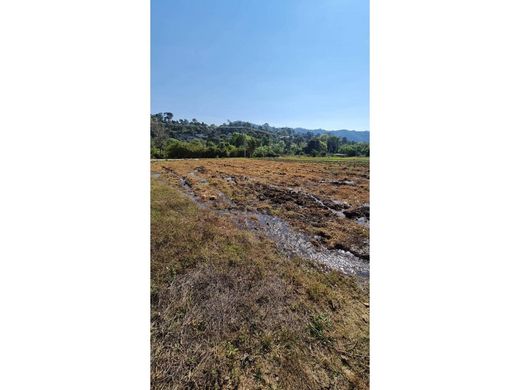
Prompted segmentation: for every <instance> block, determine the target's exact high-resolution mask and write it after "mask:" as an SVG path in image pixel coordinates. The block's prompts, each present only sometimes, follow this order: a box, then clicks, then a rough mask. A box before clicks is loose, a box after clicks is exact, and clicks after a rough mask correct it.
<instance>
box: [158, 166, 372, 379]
mask: <svg viewBox="0 0 520 390" xmlns="http://www.w3.org/2000/svg"><path fill="white" fill-rule="evenodd" d="M322 162H324V164H311V163H309V162H308V161H303V160H297V161H269V160H246V159H214V160H179V161H168V162H164V161H156V162H153V163H152V189H151V191H152V209H151V217H152V237H151V250H152V253H151V254H152V264H151V273H152V274H151V289H152V290H151V305H152V306H151V315H152V317H151V338H152V356H151V361H152V388H153V389H177V388H204V389H206V388H212V389H214V388H218V389H323V388H329V389H334V388H336V389H367V388H368V377H369V329H368V321H369V317H368V316H369V304H368V301H369V294H368V287H367V284H366V281H365V282H362V281H360V280H359V279H358V277H356V276H348V275H345V274H343V273H340V272H337V271H334V270H330V269H327V268H323V267H322V266H320V265H318V264H315V263H313V262H312V261H310V260H307V259H305V258H302V257H295V256H290V257H289V256H287V254H285V253H284V252H283V251H282V250H280V248H279V247H278V246H277V245H276V243H275V242H274V241H273V240H272V239H270V238H269V237H267V236H266V235H265V234H262V232H258V231H255V230H254V229H247V228H246V225H245V224H242V223H237V221H239V220H237V219H234V218H233V217H234V216H237V215H241V214H240V213H246V212H247V213H250V214H251V213H253V212H255V213H258V215H264V214H265V215H273V216H274V215H276V218H280V219H281V220H284V221H285V220H286V221H288V223H290V225H291V226H292V227H294V229H296V230H301V231H302V232H304V233H306V234H307V233H309V231H315V229H317V228H319V229H322V230H323V232H324V233H325V234H328V233H327V232H336V230H335V229H338V227H337V226H336V225H338V226H340V225H342V224H343V225H345V224H346V225H348V226H351V228H349V229H346V230H339V232H336V233H337V234H340V233H341V232H343V233H344V234H345V235H346V239H345V240H344V241H342V244H341V245H343V246H344V247H345V248H347V247H349V246H351V245H352V246H353V247H354V248H355V247H356V245H354V244H356V243H357V244H358V246H359V248H358V249H359V250H360V252H363V251H362V250H361V248H362V244H360V241H359V239H360V237H361V236H362V237H363V239H364V240H366V241H368V225H366V224H359V223H357V222H355V218H354V217H352V218H350V217H349V213H352V212H354V211H355V210H358V209H359V208H361V209H363V207H365V208H366V203H367V202H368V164H361V165H356V164H354V165H352V164H350V165H349V164H344V163H343V164H342V163H339V164H338V163H336V162H334V163H330V164H329V163H327V162H325V161H322ZM334 181H336V182H337V183H340V184H334ZM351 183H354V184H351ZM293 184H298V187H299V188H301V190H300V191H297V192H295V191H292V190H289V188H293V187H297V186H296V185H293ZM284 189H285V190H287V191H285V190H284ZM291 191H292V192H291ZM314 198H316V199H317V200H318V202H316V201H314V200H312V199H314ZM311 200H312V201H311ZM329 201H330V202H332V201H335V202H343V203H348V205H349V207H348V208H346V209H345V210H344V212H345V213H346V215H345V217H341V218H340V217H339V216H337V215H336V214H335V213H334V212H337V211H338V210H339V208H338V210H335V209H332V208H331V207H328V206H326V204H327V202H329ZM320 203H323V206H320ZM333 204H334V203H330V205H331V206H332V205H333ZM338 204H340V203H338ZM363 205H365V206H363ZM318 206H319V207H318ZM230 209H233V210H232V211H233V213H230V212H229V210H230ZM363 210H364V209H363ZM260 213H262V214H260ZM300 214H301V215H303V216H304V217H305V218H306V222H307V224H309V225H310V226H311V227H312V228H305V226H303V225H304V224H303V223H302V221H303V220H302V219H301V218H300V217H298V215H300ZM354 214H355V213H354ZM356 218H357V217H356ZM360 218H361V217H360ZM363 218H364V217H363ZM314 225H316V226H314ZM354 228H359V229H358V230H356V229H354ZM337 234H336V236H333V235H331V236H330V237H329V238H327V237H326V236H325V235H322V236H320V235H317V237H318V238H316V241H317V242H316V243H315V244H316V245H322V246H323V247H324V248H325V249H324V250H329V249H327V248H328V247H331V249H330V250H332V247H334V246H335V244H332V241H331V240H333V239H336V240H338V241H339V240H341V234H340V235H339V236H338V235H337ZM349 234H350V236H349ZM352 237H354V238H352Z"/></svg>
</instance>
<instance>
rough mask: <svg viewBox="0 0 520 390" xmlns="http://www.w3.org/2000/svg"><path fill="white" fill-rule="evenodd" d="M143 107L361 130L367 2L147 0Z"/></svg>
mask: <svg viewBox="0 0 520 390" xmlns="http://www.w3.org/2000/svg"><path fill="white" fill-rule="evenodd" d="M151 34H152V35H151V36H152V41H151V46H152V59H151V60H152V63H151V71H152V80H151V88H152V90H151V96H152V107H151V109H152V113H156V112H165V111H169V112H172V113H173V115H174V117H175V118H177V119H179V118H185V119H192V118H196V119H198V120H202V121H205V122H207V123H216V124H220V123H222V122H225V121H226V120H228V119H229V120H245V121H250V122H253V123H259V124H263V123H266V122H267V123H269V124H271V125H273V126H291V127H305V128H324V129H352V130H368V129H369V121H368V114H369V108H368V100H369V1H368V0H218V1H217V0H213V1H210V0H152V31H151Z"/></svg>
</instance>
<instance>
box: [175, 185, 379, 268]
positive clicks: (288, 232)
mask: <svg viewBox="0 0 520 390" xmlns="http://www.w3.org/2000/svg"><path fill="white" fill-rule="evenodd" d="M179 181H180V184H181V187H182V188H183V189H184V192H185V193H186V195H188V197H189V198H190V199H191V200H192V201H194V202H195V203H196V204H197V205H199V206H200V207H202V208H205V209H208V208H210V207H209V204H208V203H207V202H204V201H202V200H201V199H200V198H199V197H198V196H197V195H196V194H195V192H194V191H193V189H192V188H191V186H190V185H189V184H188V182H187V181H186V179H185V178H182V177H181V178H179ZM219 198H220V200H223V201H224V202H225V204H226V206H228V207H227V209H225V210H215V209H213V210H214V211H216V212H217V213H218V214H220V215H224V216H226V217H230V218H231V219H233V220H234V221H235V222H236V223H237V224H238V225H239V226H241V227H245V228H247V229H248V230H251V231H255V232H261V233H263V234H265V235H266V236H267V237H268V238H269V239H271V240H272V241H274V243H275V244H276V246H277V248H278V249H279V250H280V251H281V252H283V253H284V254H285V255H287V256H289V257H300V258H303V259H308V260H311V261H314V262H316V263H319V264H322V265H325V266H327V267H329V268H331V269H334V270H337V271H340V272H343V273H344V274H347V275H358V276H360V277H362V278H368V276H369V268H370V266H369V263H368V261H366V260H362V259H360V258H358V257H357V256H355V255H354V254H352V253H350V252H348V251H344V250H341V249H334V250H331V249H328V248H325V247H324V246H322V245H315V244H313V243H312V240H311V238H310V237H309V236H308V235H307V234H305V233H302V232H299V231H296V230H295V229H294V228H293V227H292V226H290V225H289V224H288V223H287V222H286V221H285V220H283V219H281V218H279V217H275V216H272V215H268V214H263V213H259V212H251V211H243V210H241V209H239V208H238V207H237V206H236V204H235V203H234V202H233V201H232V200H231V199H229V198H228V197H227V196H226V195H225V194H223V193H222V192H220V193H219Z"/></svg>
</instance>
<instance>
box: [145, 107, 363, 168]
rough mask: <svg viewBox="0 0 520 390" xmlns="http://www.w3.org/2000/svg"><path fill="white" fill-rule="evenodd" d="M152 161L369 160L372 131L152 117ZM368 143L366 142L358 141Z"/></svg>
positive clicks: (166, 114) (170, 115) (162, 116)
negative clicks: (303, 157) (329, 157)
mask: <svg viewBox="0 0 520 390" xmlns="http://www.w3.org/2000/svg"><path fill="white" fill-rule="evenodd" d="M150 129H151V137H152V138H151V156H152V158H201V157H277V156H288V155H307V156H326V155H343V156H347V157H356V156H359V157H367V156H369V154H370V150H369V144H368V132H355V131H350V130H339V131H336V132H334V131H333V132H326V131H325V130H321V129H319V130H309V131H307V130H305V129H301V128H296V129H293V128H289V127H283V128H276V127H272V126H270V125H269V124H267V123H265V124H263V125H256V124H253V123H249V122H243V121H234V122H231V121H228V123H225V124H222V125H219V126H217V125H208V124H206V123H204V122H199V121H197V120H196V119H192V120H191V121H188V120H186V119H180V120H174V119H173V115H172V114H171V113H159V114H154V115H152V116H151V123H150ZM359 140H366V142H358V141H359Z"/></svg>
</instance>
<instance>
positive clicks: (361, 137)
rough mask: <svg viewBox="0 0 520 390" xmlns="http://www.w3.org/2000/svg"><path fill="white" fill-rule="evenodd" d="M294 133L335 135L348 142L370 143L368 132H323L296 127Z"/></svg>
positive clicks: (322, 130) (321, 130)
mask: <svg viewBox="0 0 520 390" xmlns="http://www.w3.org/2000/svg"><path fill="white" fill-rule="evenodd" d="M294 131H295V132H296V133H298V134H307V133H309V132H310V133H312V134H313V135H321V134H327V135H335V136H336V137H340V138H343V137H345V138H347V139H348V140H349V141H353V142H367V143H368V142H370V132H369V131H357V130H324V129H313V130H309V129H304V128H301V127H296V128H295V129H294Z"/></svg>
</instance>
